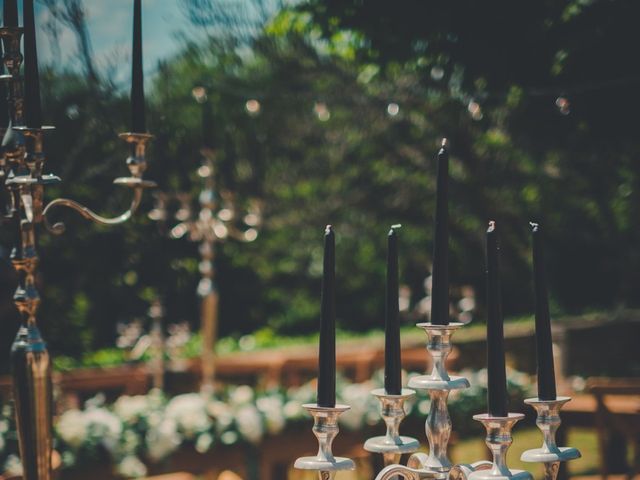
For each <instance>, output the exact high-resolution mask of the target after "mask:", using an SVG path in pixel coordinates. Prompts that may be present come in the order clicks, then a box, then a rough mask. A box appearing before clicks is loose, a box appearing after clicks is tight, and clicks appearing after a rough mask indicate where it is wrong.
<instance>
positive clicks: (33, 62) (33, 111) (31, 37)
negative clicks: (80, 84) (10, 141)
mask: <svg viewBox="0 0 640 480" xmlns="http://www.w3.org/2000/svg"><path fill="white" fill-rule="evenodd" d="M23 6H24V118H25V124H26V126H27V127H29V128H40V127H42V105H41V103H40V74H39V72H38V52H37V50H36V26H35V17H34V12H33V0H24V4H23Z"/></svg>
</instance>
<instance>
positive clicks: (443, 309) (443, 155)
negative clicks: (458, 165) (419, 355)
mask: <svg viewBox="0 0 640 480" xmlns="http://www.w3.org/2000/svg"><path fill="white" fill-rule="evenodd" d="M448 191H449V152H448V151H447V139H446V138H445V139H443V140H442V147H440V150H439V151H438V173H437V191H436V214H435V221H434V224H435V235H434V237H435V241H434V244H433V275H432V280H433V283H432V288H431V323H433V324H435V325H448V324H449V258H448V257H449V204H448V202H449V200H448Z"/></svg>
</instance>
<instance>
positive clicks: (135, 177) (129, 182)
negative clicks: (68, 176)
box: [42, 133, 156, 235]
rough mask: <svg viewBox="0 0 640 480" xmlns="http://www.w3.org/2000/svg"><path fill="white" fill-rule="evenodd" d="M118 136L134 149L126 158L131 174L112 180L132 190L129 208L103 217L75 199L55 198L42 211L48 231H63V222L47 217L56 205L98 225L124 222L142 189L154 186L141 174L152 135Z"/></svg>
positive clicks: (131, 211)
mask: <svg viewBox="0 0 640 480" xmlns="http://www.w3.org/2000/svg"><path fill="white" fill-rule="evenodd" d="M120 138H122V139H123V140H125V141H126V142H127V143H131V144H133V145H134V150H135V153H134V155H133V156H131V157H129V158H128V159H127V166H128V167H129V170H130V172H131V176H130V177H120V178H116V179H115V180H114V181H113V183H114V184H116V185H124V186H126V187H129V188H131V189H132V190H133V199H132V200H131V204H130V206H129V209H128V210H126V211H125V212H123V213H121V214H120V215H117V216H115V217H103V216H101V215H98V214H97V213H95V212H94V211H93V210H91V209H90V208H88V207H85V206H84V205H82V204H81V203H79V202H77V201H75V200H71V199H68V198H56V199H55V200H52V201H51V202H49V203H48V204H47V206H46V207H45V209H44V211H43V212H42V215H43V217H44V225H45V227H46V228H47V230H48V231H49V232H51V233H53V234H55V235H61V234H62V233H64V231H65V224H64V223H63V222H56V223H54V224H51V222H50V220H49V218H48V217H47V215H48V214H49V213H50V212H51V210H53V209H55V208H57V207H67V208H70V209H71V210H75V211H76V212H78V213H79V214H80V215H81V216H82V217H84V218H86V219H87V220H90V221H92V222H94V223H98V224H100V225H119V224H121V223H125V222H126V221H128V220H129V219H130V218H131V217H132V216H133V214H134V213H135V212H136V211H137V210H138V207H139V206H140V202H141V200H142V194H143V191H144V190H145V189H146V188H153V187H155V186H156V184H155V182H152V181H150V180H144V179H143V178H142V175H143V173H144V171H145V170H146V160H145V149H146V144H147V142H148V141H149V140H151V138H153V137H152V136H151V135H149V134H143V133H123V134H120Z"/></svg>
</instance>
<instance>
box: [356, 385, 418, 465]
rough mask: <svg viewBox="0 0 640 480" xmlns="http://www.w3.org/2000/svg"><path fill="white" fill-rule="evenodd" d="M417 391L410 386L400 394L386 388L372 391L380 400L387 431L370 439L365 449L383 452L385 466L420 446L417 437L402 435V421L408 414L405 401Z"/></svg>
mask: <svg viewBox="0 0 640 480" xmlns="http://www.w3.org/2000/svg"><path fill="white" fill-rule="evenodd" d="M415 393H416V392H414V391H413V390H409V389H408V388H403V389H402V392H401V394H400V395H389V394H387V392H386V391H385V389H384V388H379V389H377V390H373V391H372V392H371V394H372V395H374V396H375V397H377V398H378V400H380V414H381V416H382V418H383V419H384V423H385V424H386V425H387V433H386V435H384V436H380V437H373V438H370V439H368V440H367V441H366V442H365V444H364V449H365V450H366V451H368V452H373V453H380V454H382V456H383V459H384V464H385V466H386V465H391V464H394V463H398V462H399V461H400V457H401V456H402V454H404V453H413V452H415V451H416V450H418V448H420V443H419V442H418V440H416V439H415V438H412V437H404V436H401V435H400V423H402V420H403V419H404V417H405V416H406V412H405V411H404V402H405V401H406V400H407V399H409V398H411V397H413V396H414V395H415Z"/></svg>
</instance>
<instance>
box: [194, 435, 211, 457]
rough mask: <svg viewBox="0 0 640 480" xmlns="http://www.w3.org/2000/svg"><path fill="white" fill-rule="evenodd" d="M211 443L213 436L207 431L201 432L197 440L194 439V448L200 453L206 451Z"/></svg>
mask: <svg viewBox="0 0 640 480" xmlns="http://www.w3.org/2000/svg"><path fill="white" fill-rule="evenodd" d="M212 443H213V437H212V436H211V434H209V433H203V434H202V435H199V436H198V440H196V450H197V451H198V452H200V453H206V452H207V451H208V450H209V448H210V447H211V444H212Z"/></svg>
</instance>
